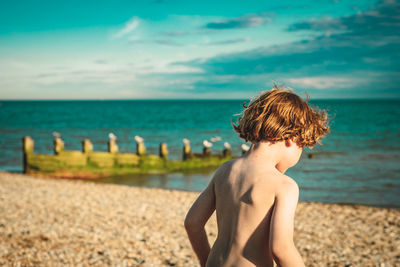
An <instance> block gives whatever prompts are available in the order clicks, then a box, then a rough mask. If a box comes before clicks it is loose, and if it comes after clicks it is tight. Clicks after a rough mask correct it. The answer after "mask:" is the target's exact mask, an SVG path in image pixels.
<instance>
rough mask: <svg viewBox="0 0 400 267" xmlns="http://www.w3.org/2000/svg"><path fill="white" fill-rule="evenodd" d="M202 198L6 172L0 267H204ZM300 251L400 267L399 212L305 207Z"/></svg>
mask: <svg viewBox="0 0 400 267" xmlns="http://www.w3.org/2000/svg"><path fill="white" fill-rule="evenodd" d="M300 194H301V192H300ZM197 196H198V193H196V192H185V191H177V190H166V189H155V188H142V187H129V186H122V185H114V184H99V183H93V182H85V181H77V180H65V179H53V178H38V177H31V176H26V175H23V174H17V173H9V172H0V265H1V266H66V265H69V266H87V265H93V266H103V265H110V266H198V263H197V259H196V258H195V255H194V253H193V251H192V249H191V246H190V243H189V241H188V239H187V237H186V233H185V230H184V227H183V220H184V217H185V214H186V212H187V210H188V208H189V207H190V205H191V203H192V202H193V201H194V199H195V198H196V197H197ZM206 230H207V233H208V235H209V240H210V242H211V243H212V242H213V241H214V240H215V238H216V235H217V228H216V220H215V215H213V216H212V217H211V219H210V221H209V222H208V224H207V226H206ZM295 244H296V246H297V248H298V249H299V251H300V253H301V255H302V256H303V259H304V261H305V263H306V266H400V250H399V248H400V210H398V209H387V208H376V207H369V206H361V205H338V204H323V203H313V202H300V203H299V204H298V207H297V210H296V217H295Z"/></svg>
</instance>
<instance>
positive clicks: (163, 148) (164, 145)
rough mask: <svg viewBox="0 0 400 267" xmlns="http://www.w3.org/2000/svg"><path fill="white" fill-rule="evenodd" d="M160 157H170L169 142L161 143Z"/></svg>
mask: <svg viewBox="0 0 400 267" xmlns="http://www.w3.org/2000/svg"><path fill="white" fill-rule="evenodd" d="M160 158H163V159H168V147H167V143H161V144H160Z"/></svg>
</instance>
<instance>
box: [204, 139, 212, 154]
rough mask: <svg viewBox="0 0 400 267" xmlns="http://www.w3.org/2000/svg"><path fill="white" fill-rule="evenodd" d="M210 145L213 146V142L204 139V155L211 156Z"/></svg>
mask: <svg viewBox="0 0 400 267" xmlns="http://www.w3.org/2000/svg"><path fill="white" fill-rule="evenodd" d="M210 147H212V143H210V142H209V141H207V140H204V141H203V156H205V157H209V156H211V151H210Z"/></svg>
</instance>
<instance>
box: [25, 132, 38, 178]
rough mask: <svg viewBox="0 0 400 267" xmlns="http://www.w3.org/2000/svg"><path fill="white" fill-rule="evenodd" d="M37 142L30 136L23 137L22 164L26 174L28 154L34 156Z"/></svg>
mask: <svg viewBox="0 0 400 267" xmlns="http://www.w3.org/2000/svg"><path fill="white" fill-rule="evenodd" d="M34 145H35V142H34V141H33V139H32V138H31V137H30V136H24V137H22V164H23V166H22V167H23V169H24V173H27V171H28V154H33V148H34Z"/></svg>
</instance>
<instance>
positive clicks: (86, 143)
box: [82, 139, 93, 154]
mask: <svg viewBox="0 0 400 267" xmlns="http://www.w3.org/2000/svg"><path fill="white" fill-rule="evenodd" d="M82 152H83V153H85V154H88V153H91V152H93V144H92V142H90V140H89V139H85V140H83V141H82Z"/></svg>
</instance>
